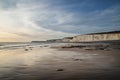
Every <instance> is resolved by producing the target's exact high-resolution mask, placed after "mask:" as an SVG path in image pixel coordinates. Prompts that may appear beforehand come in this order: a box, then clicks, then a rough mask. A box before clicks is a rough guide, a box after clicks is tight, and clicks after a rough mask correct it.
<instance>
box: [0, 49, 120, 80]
mask: <svg viewBox="0 0 120 80" xmlns="http://www.w3.org/2000/svg"><path fill="white" fill-rule="evenodd" d="M119 52H120V51H119V50H115V51H114V50H113V51H104V50H81V49H79V48H65V49H54V48H48V47H34V48H32V50H30V49H28V50H27V51H26V50H24V49H15V50H0V80H118V79H120V57H119V56H120V53H119Z"/></svg>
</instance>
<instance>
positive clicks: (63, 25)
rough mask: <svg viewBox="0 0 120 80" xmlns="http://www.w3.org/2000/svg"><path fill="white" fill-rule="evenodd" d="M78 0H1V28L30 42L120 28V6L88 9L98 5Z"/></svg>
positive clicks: (86, 0)
mask: <svg viewBox="0 0 120 80" xmlns="http://www.w3.org/2000/svg"><path fill="white" fill-rule="evenodd" d="M77 1H78V0H75V1H74V0H71V1H70V2H66V1H64V0H0V22H1V23H0V31H1V32H4V33H9V34H11V35H9V36H11V37H13V38H15V37H16V38H18V39H19V40H24V41H31V40H46V39H52V38H62V37H65V36H73V35H75V34H84V33H91V32H101V31H111V30H120V23H119V22H120V15H119V14H120V11H119V10H120V6H119V5H113V6H110V7H106V8H104V9H100V10H99V9H97V8H96V9H90V10H91V11H90V10H88V12H86V11H87V8H88V7H90V8H93V7H97V6H93V5H92V4H88V2H89V0H85V1H80V2H77ZM86 6H87V8H86V10H84V9H85V8H84V7H86ZM74 9H75V10H74ZM13 35H14V36H15V37H14V36H13ZM6 37H7V35H6ZM12 40H13V39H12Z"/></svg>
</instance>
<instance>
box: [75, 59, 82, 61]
mask: <svg viewBox="0 0 120 80" xmlns="http://www.w3.org/2000/svg"><path fill="white" fill-rule="evenodd" d="M82 60H83V59H74V61H82Z"/></svg>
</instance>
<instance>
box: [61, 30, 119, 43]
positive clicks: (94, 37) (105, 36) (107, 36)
mask: <svg viewBox="0 0 120 80" xmlns="http://www.w3.org/2000/svg"><path fill="white" fill-rule="evenodd" d="M111 40H120V31H117V32H106V33H92V34H85V35H78V36H75V37H73V38H72V39H63V42H92V41H111Z"/></svg>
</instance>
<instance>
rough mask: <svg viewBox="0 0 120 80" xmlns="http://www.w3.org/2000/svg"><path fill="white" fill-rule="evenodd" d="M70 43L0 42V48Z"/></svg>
mask: <svg viewBox="0 0 120 80" xmlns="http://www.w3.org/2000/svg"><path fill="white" fill-rule="evenodd" d="M69 44H70V43H42V42H41V43H32V42H0V50H3V49H10V50H13V49H21V48H26V47H38V46H41V47H42V46H43V47H53V46H63V45H69Z"/></svg>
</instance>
